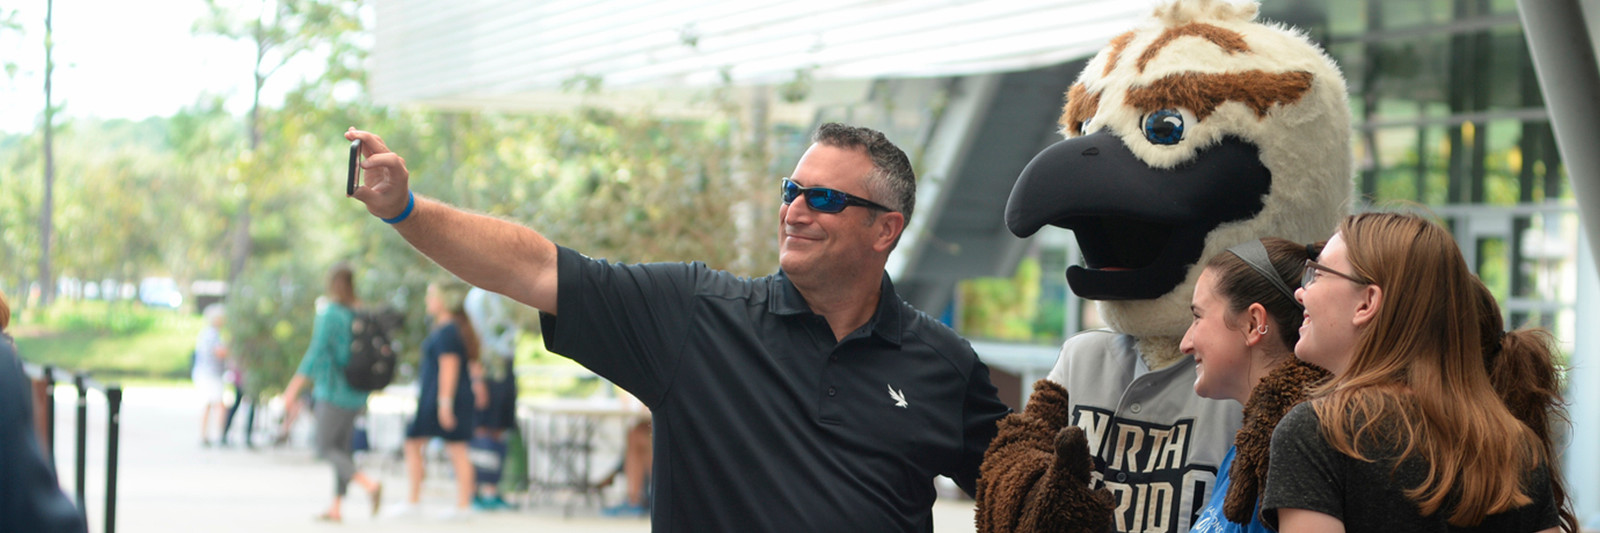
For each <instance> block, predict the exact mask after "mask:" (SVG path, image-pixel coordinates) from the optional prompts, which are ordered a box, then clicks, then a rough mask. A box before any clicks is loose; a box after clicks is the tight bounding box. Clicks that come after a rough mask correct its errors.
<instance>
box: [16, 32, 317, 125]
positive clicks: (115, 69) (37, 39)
mask: <svg viewBox="0 0 1600 533" xmlns="http://www.w3.org/2000/svg"><path fill="white" fill-rule="evenodd" d="M44 4H45V1H44V0H27V1H24V2H7V5H6V6H5V7H4V9H17V10H19V11H20V15H19V19H20V22H22V23H23V25H24V29H23V33H21V34H19V33H18V32H16V31H5V32H0V60H3V61H5V62H15V63H16V64H17V65H18V67H19V69H18V72H17V74H16V76H15V77H14V78H11V79H6V78H5V77H4V75H3V73H0V132H7V133H21V132H27V131H32V130H33V129H34V127H35V126H36V125H37V124H38V123H39V121H40V120H41V119H42V116H43V110H44V11H45V6H44ZM205 10H206V7H205V2H203V1H202V0H148V1H133V2H130V1H127V0H57V1H56V2H55V14H54V27H55V42H56V47H55V61H56V73H55V80H54V88H53V89H54V94H55V101H56V103H57V104H60V105H64V106H65V109H64V112H65V113H66V114H67V115H68V116H71V117H91V116H93V117H101V118H128V119H142V118H146V117H150V116H168V115H171V114H173V113H175V112H177V111H178V110H179V109H181V108H183V107H184V106H188V105H192V104H194V103H195V102H196V101H198V100H199V99H200V98H201V97H202V95H205V94H213V95H223V96H226V97H228V98H229V100H228V107H229V108H230V109H232V110H233V111H234V112H235V113H243V112H244V111H245V110H246V109H248V107H249V96H250V89H249V87H250V83H251V82H250V71H251V68H252V62H253V59H252V56H251V53H252V52H251V48H250V47H249V46H248V45H246V44H244V43H242V42H235V41H230V40H227V39H223V38H220V37H212V36H208V37H196V36H194V35H193V31H192V30H191V28H192V27H193V26H194V21H195V20H196V19H198V18H199V17H201V16H202V15H204V14H205ZM273 85H274V84H272V83H270V82H269V85H268V87H267V91H265V92H266V93H267V94H266V97H267V99H268V101H269V102H276V101H280V100H281V97H282V94H281V89H279V90H278V91H276V92H275V91H273V89H274V87H273ZM278 85H282V86H289V85H292V84H291V83H281V84H278Z"/></svg>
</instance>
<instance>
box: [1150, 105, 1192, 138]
mask: <svg viewBox="0 0 1600 533" xmlns="http://www.w3.org/2000/svg"><path fill="white" fill-rule="evenodd" d="M1184 115H1185V113H1183V112H1181V111H1178V110H1177V109H1162V110H1160V111H1156V112H1154V113H1151V114H1149V115H1145V117H1144V138H1145V139H1149V140H1150V142H1152V143H1155V144H1168V145H1170V144H1178V141H1182V140H1183V126H1184V123H1185V122H1186V117H1185V116H1184Z"/></svg>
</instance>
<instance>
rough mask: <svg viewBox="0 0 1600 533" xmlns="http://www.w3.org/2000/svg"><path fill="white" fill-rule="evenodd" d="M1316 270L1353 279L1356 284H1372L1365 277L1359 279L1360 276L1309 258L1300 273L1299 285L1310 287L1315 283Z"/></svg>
mask: <svg viewBox="0 0 1600 533" xmlns="http://www.w3.org/2000/svg"><path fill="white" fill-rule="evenodd" d="M1318 270H1321V271H1323V272H1327V273H1329V274H1333V275H1335V276H1339V277H1341V278H1344V279H1347V280H1350V281H1353V282H1355V283H1356V284H1357V285H1371V284H1372V282H1370V281H1367V280H1365V279H1361V277H1360V276H1352V275H1350V274H1346V273H1343V272H1340V271H1337V270H1334V269H1331V268H1328V267H1326V266H1323V265H1322V264H1321V263H1318V262H1316V261H1312V260H1310V259H1307V260H1306V271H1305V274H1302V275H1301V276H1300V287H1302V288H1304V287H1310V286H1311V284H1312V283H1316V281H1317V271H1318Z"/></svg>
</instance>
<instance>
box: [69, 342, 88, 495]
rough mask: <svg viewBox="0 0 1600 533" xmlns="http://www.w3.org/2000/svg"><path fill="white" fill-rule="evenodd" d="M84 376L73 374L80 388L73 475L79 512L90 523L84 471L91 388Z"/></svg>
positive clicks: (75, 383)
mask: <svg viewBox="0 0 1600 533" xmlns="http://www.w3.org/2000/svg"><path fill="white" fill-rule="evenodd" d="M83 380H84V375H83V374H73V375H72V384H73V385H75V386H77V387H78V441H77V443H78V449H77V452H78V467H77V469H76V470H75V471H73V473H72V475H73V476H75V477H76V479H77V481H78V512H80V513H83V521H84V522H85V523H87V522H88V521H89V503H88V501H86V500H85V499H84V497H83V495H84V490H83V489H84V481H85V480H84V471H85V470H87V469H86V468H84V467H85V465H87V464H88V462H89V457H88V448H89V431H88V430H89V399H88V393H89V388H88V387H87V386H86V385H84V383H83Z"/></svg>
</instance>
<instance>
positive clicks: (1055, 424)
mask: <svg viewBox="0 0 1600 533" xmlns="http://www.w3.org/2000/svg"><path fill="white" fill-rule="evenodd" d="M1256 10H1257V6H1256V5H1255V4H1254V3H1243V4H1240V3H1231V2H1224V1H1220V0H1178V1H1176V2H1172V3H1169V4H1165V5H1162V6H1160V7H1157V8H1156V9H1155V12H1154V15H1153V16H1152V17H1151V19H1150V20H1149V21H1148V22H1146V23H1144V24H1143V25H1141V26H1140V27H1138V28H1135V29H1134V30H1132V31H1129V32H1128V33H1125V34H1123V35H1121V36H1118V37H1116V38H1115V39H1112V41H1111V43H1110V44H1109V46H1107V47H1106V49H1104V50H1102V51H1101V52H1100V53H1099V54H1098V55H1097V56H1095V57H1094V58H1093V59H1092V60H1090V61H1089V63H1088V65H1087V66H1086V67H1085V69H1084V71H1083V72H1082V74H1080V75H1079V77H1078V80H1077V81H1076V82H1075V83H1074V84H1073V85H1072V86H1071V88H1070V89H1069V90H1068V91H1067V104H1066V107H1065V109H1064V112H1063V114H1062V116H1061V119H1060V123H1061V125H1062V133H1063V134H1064V135H1065V136H1066V137H1067V139H1066V140H1063V141H1060V142H1058V143H1056V144H1054V145H1052V146H1050V147H1048V148H1046V149H1045V150H1044V151H1042V152H1040V153H1039V154H1038V155H1037V156H1035V157H1034V159H1033V161H1032V162H1030V163H1029V164H1028V166H1027V168H1025V169H1024V170H1023V171H1022V175H1021V176H1020V177H1019V178H1018V179H1017V183H1016V185H1015V186H1014V187H1013V189H1012V191H1011V198H1010V200H1009V201H1008V203H1007V204H1006V224H1007V226H1008V227H1009V228H1010V229H1011V231H1012V233H1014V234H1016V235H1017V236H1019V237H1027V236H1029V235H1032V234H1033V233H1034V232H1036V231H1038V230H1039V228H1041V227H1043V226H1045V225H1054V226H1059V227H1063V228H1067V229H1069V230H1072V232H1073V235H1074V237H1075V238H1076V239H1077V241H1078V245H1079V249H1080V250H1081V251H1082V252H1083V260H1084V264H1083V266H1072V267H1069V268H1068V270H1067V283H1068V285H1069V286H1070V287H1071V288H1072V291H1073V292H1074V293H1076V294H1077V295H1079V296H1081V297H1084V298H1087V299H1091V300H1096V301H1097V302H1098V307H1099V310H1100V314H1101V316H1102V317H1104V319H1105V321H1106V323H1107V324H1108V325H1109V331H1107V330H1100V331H1090V332H1082V333H1079V334H1077V335H1074V336H1072V337H1071V338H1069V339H1068V340H1067V342H1066V343H1065V344H1064V345H1063V346H1062V351H1061V356H1060V359H1058V361H1057V363H1056V368H1055V369H1054V370H1053V371H1051V373H1050V376H1049V380H1050V381H1051V382H1053V383H1051V384H1049V385H1045V386H1042V387H1036V388H1035V390H1036V392H1035V397H1034V398H1033V400H1034V401H1040V400H1041V399H1043V400H1046V401H1049V402H1053V403H1059V406H1057V405H1041V406H1039V407H1038V408H1037V409H1036V408H1035V407H1034V406H1033V405H1031V404H1030V405H1029V406H1028V408H1027V409H1025V410H1024V411H1023V412H1022V413H1017V414H1013V415H1012V418H1010V419H1008V420H1005V421H1002V423H1001V426H1000V433H999V436H998V437H997V438H996V440H995V441H994V444H992V445H991V446H990V448H989V452H988V454H987V455H986V456H985V459H984V464H983V467H982V476H983V477H982V478H981V479H980V480H979V484H978V494H977V495H976V496H977V497H978V515H977V516H978V529H979V530H980V531H986V532H1001V531H1034V530H1043V529H1041V528H1045V526H1044V524H1052V525H1051V526H1049V527H1048V528H1046V529H1048V530H1055V529H1054V528H1055V527H1057V526H1058V525H1061V524H1069V523H1070V524H1079V525H1080V526H1081V528H1082V529H1086V530H1089V529H1095V530H1099V531H1103V530H1104V529H1096V528H1098V527H1099V526H1098V524H1099V522H1097V521H1098V520H1102V517H1100V516H1089V515H1090V514H1094V513H1098V512H1100V511H1096V510H1094V509H1099V508H1102V507H1096V506H1097V505H1100V504H1102V503H1104V501H1103V500H1102V498H1105V497H1108V496H1109V498H1110V499H1111V502H1110V503H1109V509H1110V510H1109V511H1108V513H1109V515H1110V522H1111V524H1110V529H1111V530H1115V531H1187V530H1188V529H1189V527H1190V525H1191V524H1192V522H1193V519H1194V518H1195V513H1196V512H1197V511H1198V510H1199V509H1200V508H1202V507H1203V506H1204V504H1205V502H1206V501H1207V499H1208V498H1209V497H1210V496H1211V489H1212V485H1213V484H1214V483H1215V481H1216V477H1217V474H1218V468H1219V466H1220V464H1221V461H1222V457H1223V456H1224V455H1225V454H1226V452H1227V449H1228V446H1229V445H1230V444H1231V443H1232V442H1233V439H1234V434H1235V432H1236V431H1237V430H1238V429H1239V428H1240V425H1241V421H1242V416H1243V413H1242V412H1241V409H1240V407H1239V405H1238V404H1237V403H1234V402H1231V401H1224V400H1211V399H1206V398H1200V397H1198V396H1196V395H1195V394H1194V390H1193V387H1194V378H1195V369H1194V361H1193V359H1191V358H1188V357H1184V356H1183V354H1182V353H1180V352H1179V351H1178V342H1179V340H1180V339H1181V338H1182V336H1183V333H1184V331H1185V330H1186V329H1187V328H1188V325H1189V323H1190V321H1191V320H1192V315H1191V313H1190V310H1189V299H1190V296H1191V295H1192V294H1193V292H1194V284H1195V280H1196V279H1197V278H1198V277H1199V275H1200V270H1201V265H1204V264H1205V262H1206V261H1207V260H1209V259H1210V258H1211V256H1213V255H1215V254H1217V253H1220V252H1222V251H1223V250H1225V249H1226V248H1227V247H1229V246H1232V245H1235V244H1238V243H1240V242H1244V241H1247V240H1251V239H1258V238H1261V237H1267V236H1275V237H1282V238H1286V239H1291V240H1296V241H1300V242H1314V241H1319V240H1322V239H1326V238H1327V237H1328V236H1329V235H1330V234H1332V232H1333V229H1334V225H1335V223H1336V222H1337V221H1338V219H1339V217H1340V216H1342V215H1343V214H1344V213H1345V212H1346V210H1347V209H1348V203H1349V198H1350V193H1351V175H1352V173H1351V158H1350V147H1349V140H1350V132H1349V128H1350V112H1349V108H1348V102H1347V99H1346V93H1345V88H1344V78H1343V76H1342V75H1341V74H1340V73H1339V70H1338V68H1337V66H1335V65H1334V64H1333V62H1332V61H1331V60H1330V59H1328V57H1327V56H1326V55H1324V54H1323V53H1322V51H1321V49H1319V48H1317V46H1316V45H1314V44H1312V43H1311V42H1310V41H1308V40H1307V39H1306V38H1305V36H1304V35H1302V34H1300V33H1299V32H1297V31H1295V30H1292V29H1288V28H1284V27H1281V26H1276V25H1269V24H1264V23H1260V22H1257V21H1255V20H1254V19H1255V16H1256ZM1069 390H1070V391H1071V396H1070V400H1069V397H1068V396H1067V394H1066V392H1067V391H1069ZM1055 395H1059V398H1054V397H1053V396H1055ZM1063 428H1068V429H1067V430H1064V429H1063ZM1070 428H1079V429H1076V430H1074V429H1070ZM1079 434H1081V435H1082V437H1083V438H1082V439H1081V441H1080V440H1079V439H1078V437H1077V436H1076V435H1079ZM1258 438H1259V437H1258ZM1077 442H1083V443H1084V444H1082V445H1079V444H1077ZM1085 459H1088V460H1089V461H1092V463H1093V464H1094V469H1093V470H1091V471H1089V472H1088V475H1087V476H1082V477H1080V476H1078V475H1077V472H1078V467H1079V466H1080V465H1082V464H1083V463H1084V460H1085ZM1069 478H1070V479H1069ZM1091 489H1093V490H1091ZM1072 513H1078V514H1072Z"/></svg>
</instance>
